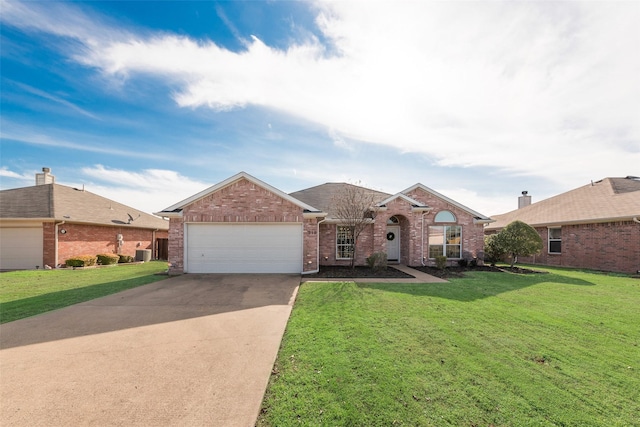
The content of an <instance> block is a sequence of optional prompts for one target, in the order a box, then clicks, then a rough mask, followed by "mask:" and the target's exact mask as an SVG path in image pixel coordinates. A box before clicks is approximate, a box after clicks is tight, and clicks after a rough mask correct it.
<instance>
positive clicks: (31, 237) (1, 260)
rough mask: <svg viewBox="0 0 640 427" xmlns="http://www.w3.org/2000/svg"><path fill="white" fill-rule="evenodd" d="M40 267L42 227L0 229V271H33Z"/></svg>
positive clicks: (41, 266)
mask: <svg viewBox="0 0 640 427" xmlns="http://www.w3.org/2000/svg"><path fill="white" fill-rule="evenodd" d="M36 266H38V267H39V268H43V265H42V227H38V228H17V227H16V228H13V227H12V228H5V227H3V228H0V269H2V270H24V269H28V270H33V269H35V268H36Z"/></svg>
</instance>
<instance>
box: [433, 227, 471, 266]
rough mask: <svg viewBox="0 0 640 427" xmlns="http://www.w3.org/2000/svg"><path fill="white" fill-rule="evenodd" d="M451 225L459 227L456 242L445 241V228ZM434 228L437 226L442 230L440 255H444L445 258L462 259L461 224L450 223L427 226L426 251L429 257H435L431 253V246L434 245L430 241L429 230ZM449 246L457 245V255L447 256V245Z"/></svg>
mask: <svg viewBox="0 0 640 427" xmlns="http://www.w3.org/2000/svg"><path fill="white" fill-rule="evenodd" d="M451 227H458V228H459V229H460V242H459V243H457V244H451V243H447V229H449V228H451ZM434 228H439V229H441V230H442V234H441V236H442V255H444V256H446V257H447V259H462V226H461V225H458V224H450V225H430V226H429V239H428V243H427V244H428V252H429V259H435V257H434V256H432V255H431V246H436V245H434V244H432V243H431V230H433V229H434ZM449 246H457V247H458V248H459V256H457V257H449V256H447V247H449Z"/></svg>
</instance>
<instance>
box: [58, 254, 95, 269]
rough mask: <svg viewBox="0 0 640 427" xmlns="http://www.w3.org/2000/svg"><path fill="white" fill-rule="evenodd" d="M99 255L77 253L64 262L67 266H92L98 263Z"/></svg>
mask: <svg viewBox="0 0 640 427" xmlns="http://www.w3.org/2000/svg"><path fill="white" fill-rule="evenodd" d="M97 261H98V257H96V256H95V255H77V256H74V257H71V258H69V259H68V260H66V261H65V262H64V263H65V264H66V265H67V267H90V266H92V265H96V262H97Z"/></svg>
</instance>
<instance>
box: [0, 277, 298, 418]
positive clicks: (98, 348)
mask: <svg viewBox="0 0 640 427" xmlns="http://www.w3.org/2000/svg"><path fill="white" fill-rule="evenodd" d="M299 283H300V276H299V275H190V274H188V275H184V276H179V277H174V278H169V279H167V280H163V281H160V282H156V283H153V284H150V285H146V286H141V287H138V288H135V289H130V290H128V291H124V292H120V293H117V294H114V295H110V296H107V297H104V298H99V299H96V300H92V301H88V302H85V303H82V304H77V305H74V306H71V307H67V308H64V309H61V310H57V311H54V312H50V313H46V314H43V315H39V316H35V317H31V318H28V319H23V320H18V321H15V322H11V323H7V324H4V325H2V326H1V330H0V334H1V335H0V340H1V341H0V343H1V348H2V349H1V350H0V381H1V384H2V385H1V389H0V425H2V426H3V427H7V426H243V427H248V426H253V425H254V423H255V420H256V418H257V416H258V412H259V410H260V404H261V402H262V397H263V395H264V391H265V389H266V386H267V382H268V380H269V376H270V373H271V369H272V367H273V363H274V361H275V358H276V355H277V352H278V348H279V345H280V341H281V339H282V335H283V333H284V329H285V326H286V324H287V320H288V318H289V315H290V313H291V308H292V304H293V301H294V298H295V293H296V291H297V288H298V285H299Z"/></svg>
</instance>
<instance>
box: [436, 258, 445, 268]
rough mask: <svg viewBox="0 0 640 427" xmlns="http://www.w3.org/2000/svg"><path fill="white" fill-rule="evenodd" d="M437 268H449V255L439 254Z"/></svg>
mask: <svg viewBox="0 0 640 427" xmlns="http://www.w3.org/2000/svg"><path fill="white" fill-rule="evenodd" d="M436 268H437V269H438V270H444V269H445V268H447V257H446V256H444V255H438V256H437V257H436Z"/></svg>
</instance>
